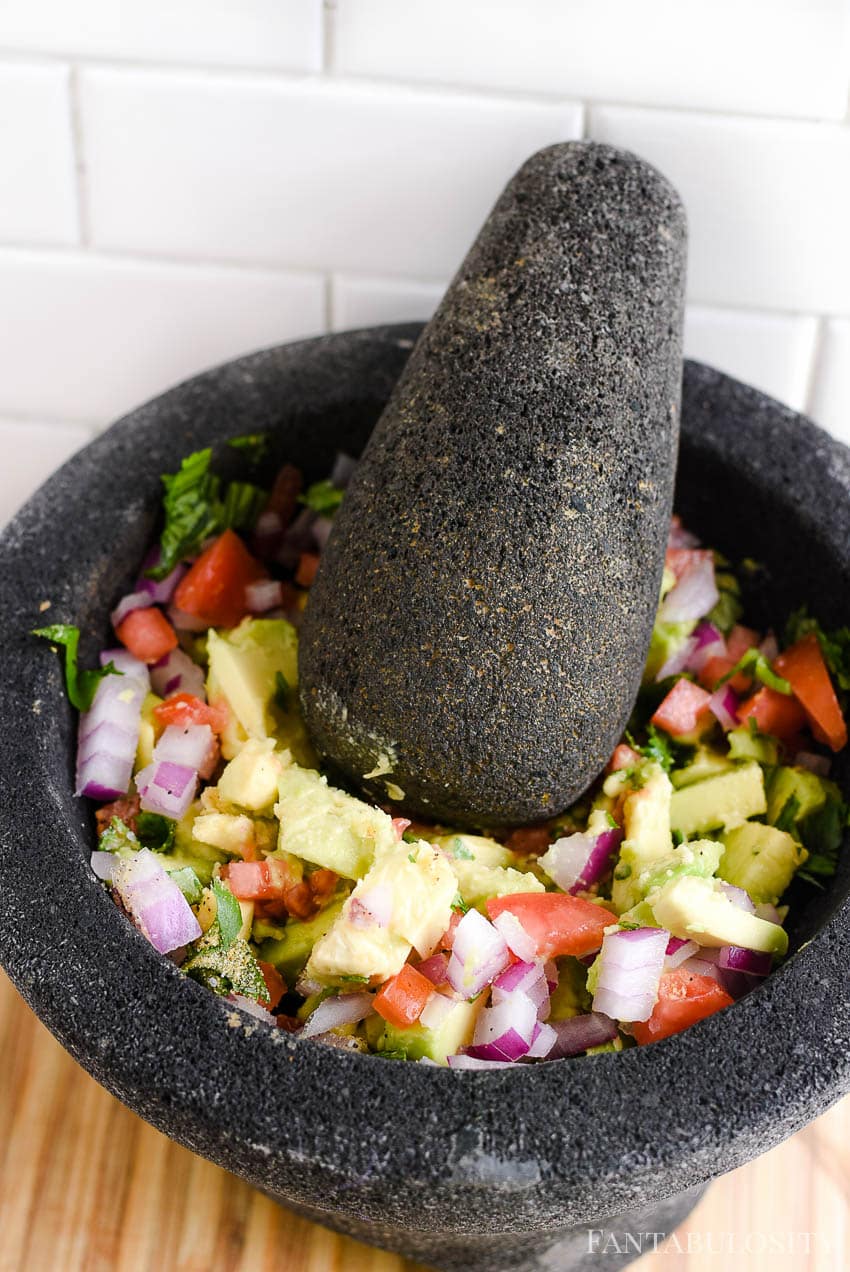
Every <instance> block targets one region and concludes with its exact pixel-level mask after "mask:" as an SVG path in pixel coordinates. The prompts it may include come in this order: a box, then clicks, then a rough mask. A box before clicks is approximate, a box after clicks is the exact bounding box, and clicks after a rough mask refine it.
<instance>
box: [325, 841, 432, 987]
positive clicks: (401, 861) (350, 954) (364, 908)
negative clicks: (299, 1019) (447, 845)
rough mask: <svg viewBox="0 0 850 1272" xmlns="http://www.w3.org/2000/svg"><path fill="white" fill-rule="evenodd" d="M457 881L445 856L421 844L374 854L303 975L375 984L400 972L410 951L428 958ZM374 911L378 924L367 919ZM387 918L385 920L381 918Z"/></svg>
mask: <svg viewBox="0 0 850 1272" xmlns="http://www.w3.org/2000/svg"><path fill="white" fill-rule="evenodd" d="M456 893H457V880H456V879H455V876H454V872H453V871H452V868H451V866H450V864H449V862H448V861H447V859H446V858H445V856H444V855H443V854H442V853H441V852H438V851H437V850H436V849H435V848H432V847H431V845H430V844H427V843H425V842H424V840H420V841H419V842H418V843H415V844H412V845H411V844H407V843H398V842H397V843H396V846H395V847H394V848H391V849H389V850H384V851H382V852H381V853H379V854H378V855H377V856H376V858H375V862H374V865H373V866H372V868H371V870H370V871H369V873H368V874H367V875H366V877H365V878H363V879H361V880H360V882H359V883H358V884H357V887H356V888H355V889H354V891H353V892H352V894H351V896H350V897H349V898H348V900H347V901H346V902H345V905H344V906H343V909H342V913H341V915H340V916H339V918H338V919H337V921H336V922H335V923H334V925H333V927H332V928H331V929H330V931H329V932H328V933H327V934H326V935H325V936H323V937H322V939H321V940H320V941H319V942H318V943H317V945H316V946H315V948H314V950H313V953H312V954H311V956H310V961H309V963H308V964H307V975H308V976H310V977H311V978H312V979H313V980H317V981H318V982H319V983H320V984H322V985H334V984H339V983H341V982H343V981H344V979H345V978H346V977H347V976H352V975H353V976H357V977H358V978H359V977H363V978H364V979H365V980H366V981H368V983H369V984H372V985H380V984H381V983H383V981H385V980H388V979H389V977H390V976H394V975H395V974H396V972H399V971H400V970H401V968H402V967H403V965H404V963H405V962H406V961H407V958H408V955H409V954H410V951H411V948H413V949H415V950H416V951H417V953H418V954H419V955H421V956H422V957H425V956H427V955H428V954H431V953H432V952H433V950H434V947H435V946H436V944H437V942H438V941H439V939H440V937H441V936H442V934H443V932H445V930H446V928H447V927H448V925H449V922H450V920H451V916H452V902H453V900H454V898H455V895H456ZM375 909H379V910H380V911H381V913H382V918H381V920H380V921H378V920H377V919H374V918H371V917H370V916H371V915H373V914H374V911H375ZM383 916H387V917H383Z"/></svg>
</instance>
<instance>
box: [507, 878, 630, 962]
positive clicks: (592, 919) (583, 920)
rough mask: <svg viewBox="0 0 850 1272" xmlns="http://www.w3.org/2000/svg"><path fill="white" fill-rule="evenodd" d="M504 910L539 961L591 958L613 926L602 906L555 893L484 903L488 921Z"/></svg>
mask: <svg viewBox="0 0 850 1272" xmlns="http://www.w3.org/2000/svg"><path fill="white" fill-rule="evenodd" d="M506 910H508V911H510V913H511V914H513V915H515V916H516V917H517V918H518V919H519V921H520V923H521V924H522V926H523V927H524V928H525V930H526V932H527V933H528V935H529V936H530V937H531V938H532V939H533V940H534V942H535V943H536V945H537V956H538V957H539V958H559V957H560V956H561V955H565V954H572V955H574V956H575V957H576V958H581V957H582V956H583V955H584V954H592V953H593V952H594V951H595V950H598V949H599V947H600V946H601V944H602V937H603V934H604V932H605V929H606V927H609V926H610V925H611V924H612V923H615V922H616V919H615V918H614V917H613V915H612V914H611V911H610V910H606V909H605V907H604V906H601V905H594V904H593V902H592V901H585V900H583V898H581V897H571V896H566V895H564V894H562V893H559V892H518V893H515V894H513V895H512V896H507V897H492V898H491V899H490V900H489V901H488V902H487V913H488V914H489V915H490V918H491V919H495V918H497V917H498V915H500V914H504V912H505V911H506Z"/></svg>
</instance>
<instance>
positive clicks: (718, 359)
mask: <svg viewBox="0 0 850 1272" xmlns="http://www.w3.org/2000/svg"><path fill="white" fill-rule="evenodd" d="M816 332H817V319H816V318H811V317H806V316H805V315H802V314H770V313H747V312H746V311H745V310H741V309H709V308H707V307H705V306H703V305H689V306H688V309H687V312H686V315H685V353H686V355H687V356H688V357H689V358H696V359H698V361H700V362H708V363H709V364H710V365H711V366H713V367H717V368H718V370H720V371H725V372H727V374H728V375H734V376H736V377H737V378H738V379H739V380H744V381H745V382H746V383H747V384H751V385H752V386H753V387H754V388H756V389H761V390H762V391H763V392H764V393H769V394H770V395H771V397H775V398H779V400H780V401H781V402H785V403H787V405H788V406H792V407H794V409H795V410H797V411H802V410H803V409H804V408H805V405H806V393H807V390H808V385H809V373H810V369H811V365H812V355H813V352H814V347H815V335H816Z"/></svg>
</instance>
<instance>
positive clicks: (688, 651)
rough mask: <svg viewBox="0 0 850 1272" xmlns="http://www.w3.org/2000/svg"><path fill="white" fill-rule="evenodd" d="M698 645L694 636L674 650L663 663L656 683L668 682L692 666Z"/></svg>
mask: <svg viewBox="0 0 850 1272" xmlns="http://www.w3.org/2000/svg"><path fill="white" fill-rule="evenodd" d="M696 649H697V643H696V641H695V640H694V638H693V636H688V638H687V639H686V640H683V641H682V643H681V645H680V646H679V647H678V649H674V651H673V653H672V654H671V655H670V657H669V658H668V659H667V660H666V662H664V663H662V664H661V666H660V667H659V669H658V673H657V675H656V677H655V680H656V683H659V684H660V682H661V681H662V680H667V678H668V677H669V676H680V675H681V674H682V672H683V671H685V670H686V669H687V668H688V667H690V665H691V659H692V658H693V656H694V654H695V653H696Z"/></svg>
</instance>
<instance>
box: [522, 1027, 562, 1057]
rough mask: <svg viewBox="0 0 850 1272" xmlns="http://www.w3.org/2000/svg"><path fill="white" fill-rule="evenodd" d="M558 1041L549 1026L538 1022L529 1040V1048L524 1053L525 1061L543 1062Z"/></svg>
mask: <svg viewBox="0 0 850 1272" xmlns="http://www.w3.org/2000/svg"><path fill="white" fill-rule="evenodd" d="M557 1041H558V1035H557V1034H556V1033H555V1030H554V1029H553V1028H552V1026H551V1025H544V1024H542V1023H540V1022H538V1025H537V1028H536V1029H535V1031H534V1036H533V1037H532V1039H531V1046H530V1047H529V1048H528V1051H526V1053H525V1058H526V1060H545V1059H546V1057H547V1056H548V1055H549V1052H550V1051H551V1050H552V1049H553V1047H554V1046H555V1043H556V1042H557Z"/></svg>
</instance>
